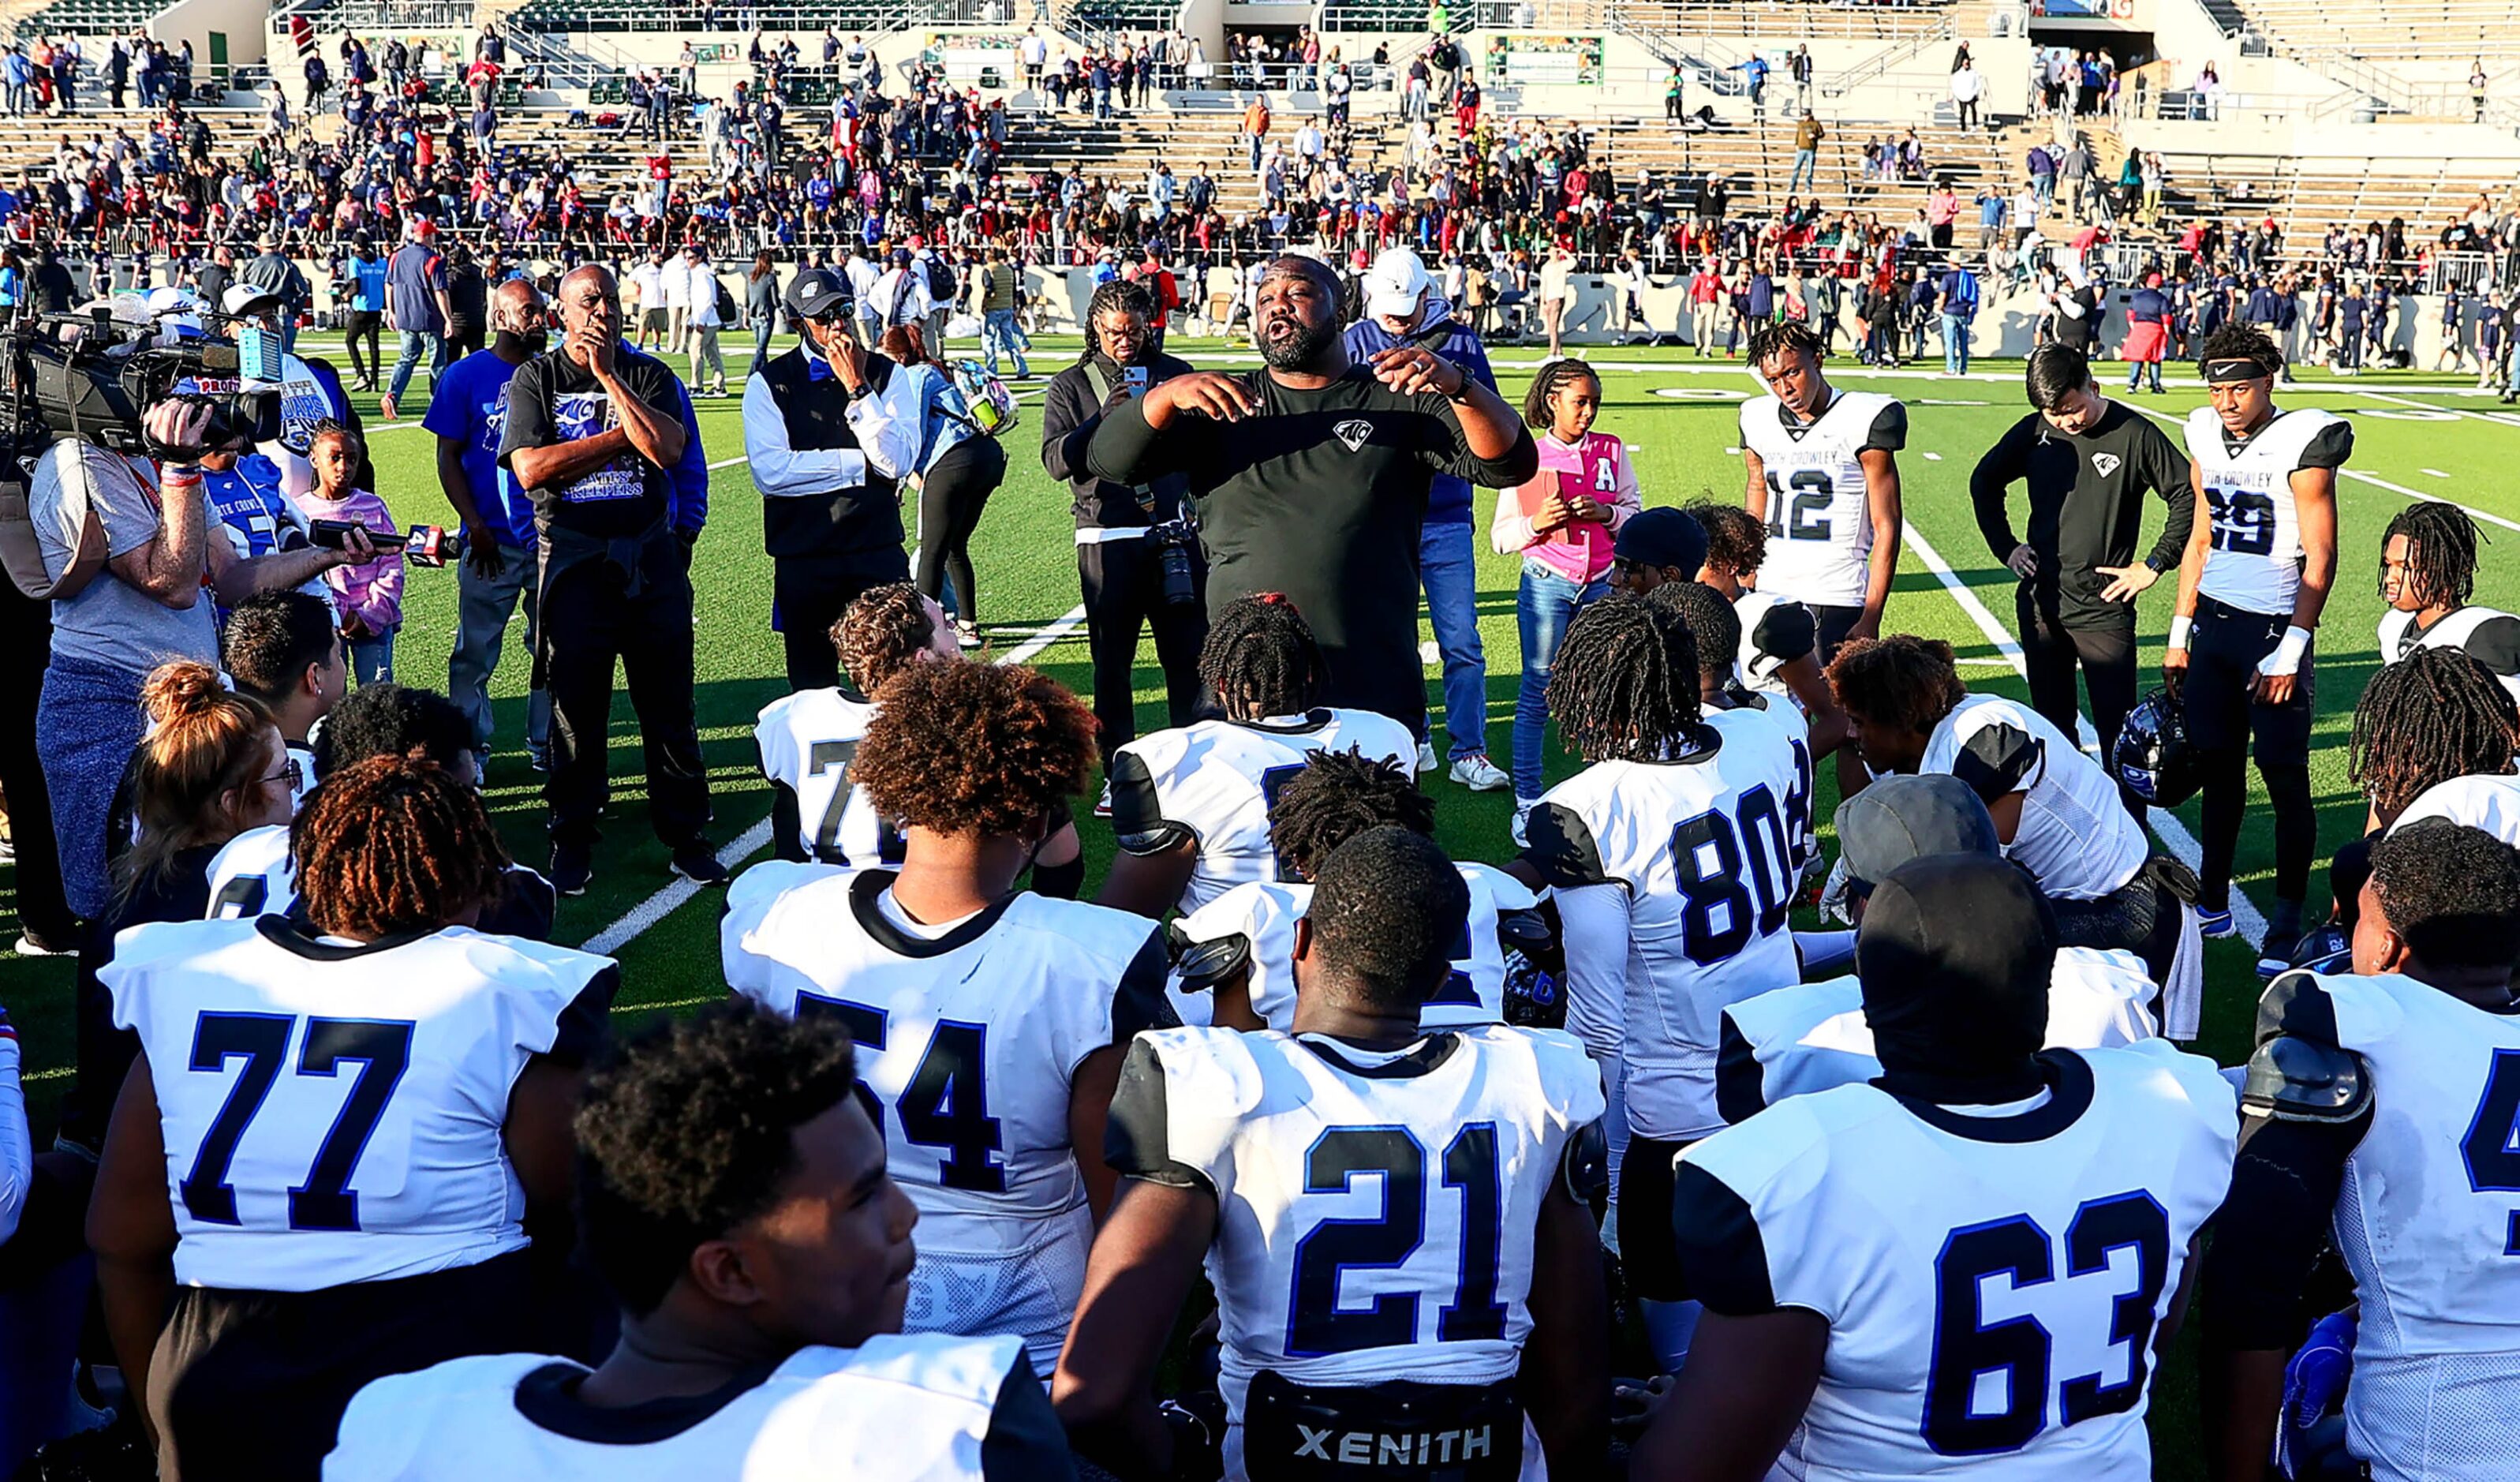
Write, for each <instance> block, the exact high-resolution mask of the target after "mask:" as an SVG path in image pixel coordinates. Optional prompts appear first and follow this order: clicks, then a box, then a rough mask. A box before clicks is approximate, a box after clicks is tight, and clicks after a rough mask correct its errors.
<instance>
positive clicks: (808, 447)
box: [743, 268, 910, 691]
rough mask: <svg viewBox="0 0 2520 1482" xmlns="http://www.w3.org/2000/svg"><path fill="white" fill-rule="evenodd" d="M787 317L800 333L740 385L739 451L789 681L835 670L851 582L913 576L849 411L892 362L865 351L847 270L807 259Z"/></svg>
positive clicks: (894, 515) (856, 588)
mask: <svg viewBox="0 0 2520 1482" xmlns="http://www.w3.org/2000/svg"><path fill="white" fill-rule="evenodd" d="M855 313H856V309H855V306H854V304H853V302H852V300H851V298H850V294H849V289H848V282H847V280H846V279H844V278H842V277H841V276H840V275H839V274H837V273H834V272H832V271H831V270H830V269H828V268H807V269H805V270H804V271H803V272H800V273H798V274H797V275H796V276H795V277H794V278H793V279H791V280H789V282H788V284H787V317H788V319H789V320H790V321H791V322H792V323H794V324H795V325H796V326H797V327H798V329H799V330H800V331H801V333H802V334H803V336H804V338H803V341H802V342H801V343H799V344H798V345H797V346H796V347H795V348H794V349H792V350H789V351H788V352H787V353H786V354H785V355H781V356H778V357H776V358H774V359H772V360H770V361H768V362H767V363H765V364H764V365H763V366H762V368H761V374H760V375H758V376H755V377H753V378H752V379H751V380H749V381H747V382H744V386H743V456H744V458H745V460H746V461H747V462H748V463H750V464H751V466H752V484H753V487H754V488H757V489H759V490H760V491H761V495H762V498H763V500H764V501H765V503H764V504H763V505H762V509H761V536H762V544H763V545H764V546H765V547H767V548H768V550H769V552H770V561H771V602H772V605H773V606H774V607H775V608H776V609H777V612H778V616H779V629H780V632H781V635H782V636H783V637H784V638H785V639H786V641H787V687H788V688H789V689H790V690H799V691H801V690H819V689H829V688H831V687H832V686H833V685H836V684H838V683H839V682H840V664H839V655H838V654H837V653H836V652H834V651H832V624H833V623H835V622H837V621H839V619H840V614H841V613H842V612H844V611H846V610H848V606H849V604H850V603H852V602H854V601H856V600H857V597H858V594H859V593H861V592H864V591H866V590H867V589H868V588H870V587H879V586H882V585H884V584H885V583H886V582H896V581H907V580H909V579H910V556H909V553H908V552H906V551H905V550H904V549H903V548H902V530H901V494H900V491H899V489H898V488H897V487H896V486H895V485H894V482H893V480H892V479H890V478H888V477H886V476H885V475H884V474H883V473H882V472H879V471H877V470H876V469H873V468H870V467H868V465H867V459H866V454H865V453H864V452H863V451H862V450H861V449H860V448H859V446H858V438H857V433H856V432H854V431H852V430H851V429H850V427H849V420H848V411H849V408H850V407H851V406H852V405H854V404H856V402H857V401H858V399H859V398H860V397H862V396H866V395H870V394H873V393H875V392H877V391H880V390H882V389H883V386H884V383H885V382H886V381H888V380H889V379H890V377H891V373H892V362H891V361H889V360H886V359H884V358H883V357H882V356H880V355H870V354H868V353H867V352H866V350H865V348H864V347H863V346H861V345H859V344H858V342H857V337H856V331H855V329H854V328H853V327H852V325H851V320H852V319H853V317H854V316H855Z"/></svg>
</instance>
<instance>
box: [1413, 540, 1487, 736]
mask: <svg viewBox="0 0 2520 1482" xmlns="http://www.w3.org/2000/svg"><path fill="white" fill-rule="evenodd" d="M1418 571H1419V573H1420V575H1421V577H1422V579H1423V580H1424V582H1425V584H1426V618H1427V621H1428V623H1429V624H1430V625H1431V626H1432V627H1433V628H1434V630H1435V647H1436V649H1437V650H1438V651H1441V652H1442V654H1443V655H1444V733H1445V735H1446V736H1448V737H1449V738H1451V740H1450V741H1448V742H1447V746H1448V748H1449V750H1450V752H1451V757H1452V760H1454V761H1460V760H1461V759H1462V758H1463V757H1465V756H1484V755H1486V754H1487V749H1488V659H1487V654H1486V653H1485V652H1484V651H1482V650H1481V649H1480V648H1479V562H1478V548H1477V547H1476V546H1475V545H1474V544H1473V543H1472V541H1471V538H1470V526H1469V524H1468V522H1467V521H1463V522H1462V523H1458V524H1454V523H1446V524H1429V525H1427V526H1426V527H1425V528H1424V529H1423V530H1421V531H1420V532H1419V533H1418Z"/></svg>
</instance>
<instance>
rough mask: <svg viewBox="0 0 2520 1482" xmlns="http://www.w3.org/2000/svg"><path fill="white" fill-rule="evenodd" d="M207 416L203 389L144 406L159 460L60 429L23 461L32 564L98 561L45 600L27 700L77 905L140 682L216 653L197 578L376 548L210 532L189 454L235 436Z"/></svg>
mask: <svg viewBox="0 0 2520 1482" xmlns="http://www.w3.org/2000/svg"><path fill="white" fill-rule="evenodd" d="M214 421H215V419H214V414H213V411H212V409H211V407H210V406H209V405H208V404H207V403H205V402H204V401H202V400H199V399H193V398H183V397H175V398H169V399H167V400H165V401H161V402H159V403H158V404H157V405H156V406H153V407H151V408H150V409H149V410H148V412H147V414H146V422H145V427H146V430H147V433H148V435H149V437H150V439H151V440H152V442H153V443H154V444H155V445H157V446H158V447H159V448H161V449H164V450H165V453H166V458H165V461H164V463H163V464H162V466H161V465H160V464H158V463H156V462H153V461H151V460H150V459H147V458H141V457H137V456H129V455H124V454H120V453H115V452H112V451H110V450H108V449H106V448H102V447H99V446H96V445H94V444H92V443H83V442H78V441H75V440H72V439H68V438H64V439H63V440H61V441H59V442H56V443H54V444H53V445H52V446H51V447H49V448H47V449H45V451H44V453H43V456H42V457H41V458H40V459H38V460H37V461H36V464H35V473H34V481H33V485H32V487H31V489H30V490H29V494H28V509H29V514H30V516H31V517H32V520H33V523H34V525H35V529H36V535H37V539H38V541H39V543H40V546H41V549H42V552H43V558H44V571H45V574H46V575H47V576H49V577H50V578H52V579H53V580H54V581H56V582H58V581H61V580H62V578H63V577H64V576H65V574H67V572H68V571H69V570H70V569H71V567H72V566H73V565H74V564H84V562H83V561H80V558H81V557H82V556H83V555H91V554H93V553H95V552H98V551H100V550H101V553H102V556H103V561H104V564H103V568H102V569H100V570H97V571H96V572H95V575H94V576H93V578H92V579H90V580H88V581H87V582H86V583H85V585H83V586H79V587H78V588H77V589H76V590H75V591H73V592H72V593H71V594H70V595H69V596H67V597H61V598H57V599H56V600H55V601H54V603H53V647H52V661H51V663H50V664H49V665H47V667H46V668H45V671H44V694H43V699H42V700H41V702H40V703H39V704H38V706H37V710H36V729H37V732H38V734H40V735H41V736H42V737H43V762H44V782H45V786H46V788H47V790H48V791H49V792H50V793H51V797H52V806H53V834H54V838H55V841H56V842H57V843H58V845H59V848H60V856H61V863H62V882H63V887H64V892H65V895H66V896H67V899H68V901H69V906H70V909H71V910H72V911H74V912H76V913H77V914H78V915H80V916H81V917H86V918H90V919H93V918H96V917H98V916H100V915H102V914H103V913H104V911H105V909H106V907H107V906H108V905H109V904H110V902H111V898H112V882H111V880H110V879H109V878H108V874H107V868H106V836H105V834H106V817H107V814H108V812H109V811H110V810H111V808H112V802H113V791H114V786H115V784H116V783H118V782H119V781H120V780H121V777H122V772H123V768H124V767H125V766H126V765H127V764H128V763H129V762H130V760H131V748H132V747H133V746H135V745H137V744H138V743H139V741H140V738H141V734H142V732H143V731H144V729H145V728H146V722H145V719H144V717H143V716H142V714H141V708H140V687H141V682H142V681H143V680H144V679H146V678H147V677H148V675H149V673H150V671H151V670H153V669H155V668H157V667H158V665H159V664H162V663H165V662H167V661H169V660H171V659H179V658H190V659H199V660H201V661H202V662H203V663H206V664H211V665H216V664H217V663H218V661H219V643H218V627H217V624H216V622H215V621H214V619H213V617H212V613H211V605H210V604H209V603H207V602H204V601H203V600H202V588H203V584H204V578H205V577H206V578H207V584H208V585H209V586H210V588H211V589H212V591H213V592H214V593H215V595H216V596H217V598H218V600H219V601H221V602H224V603H226V604H228V605H230V606H234V605H235V604H237V603H241V602H243V601H245V600H246V599H247V598H248V597H250V596H252V595H253V594H255V593H257V592H271V591H278V590H281V589H283V588H288V587H294V586H297V585H299V584H300V583H302V582H304V581H306V580H307V579H308V578H310V577H313V576H316V575H318V574H320V573H322V572H324V571H328V570H331V569H332V568H333V567H335V566H337V565H342V564H345V563H347V562H351V561H366V560H368V559H370V558H371V557H373V556H374V555H375V554H376V552H375V549H374V548H373V547H372V546H370V545H369V543H368V541H367V539H366V537H365V536H364V535H361V534H358V533H356V532H353V534H352V535H351V536H350V538H349V540H348V542H347V543H346V545H345V546H344V547H343V548H342V549H339V550H328V549H320V548H307V549H300V550H293V551H275V552H273V553H271V554H269V555H266V556H259V557H251V558H243V557H239V556H238V555H237V554H236V551H235V549H234V548H233V547H232V546H231V545H230V544H229V543H228V542H227V541H226V540H225V539H216V540H213V539H211V538H210V528H211V516H210V514H209V508H208V498H207V495H206V491H205V488H204V485H203V478H202V470H201V463H200V461H201V459H202V458H203V456H204V455H208V454H213V453H219V452H225V451H230V450H233V449H234V448H235V447H236V446H237V445H238V439H236V438H235V437H233V436H228V437H220V436H217V435H215V434H214ZM161 467H162V473H161V472H160V470H161Z"/></svg>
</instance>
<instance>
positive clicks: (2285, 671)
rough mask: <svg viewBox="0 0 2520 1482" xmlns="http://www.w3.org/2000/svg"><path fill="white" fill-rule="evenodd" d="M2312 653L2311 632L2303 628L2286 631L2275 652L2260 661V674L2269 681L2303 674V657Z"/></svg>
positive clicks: (2290, 628) (2292, 628) (2287, 629)
mask: <svg viewBox="0 0 2520 1482" xmlns="http://www.w3.org/2000/svg"><path fill="white" fill-rule="evenodd" d="M2309 651H2310V630H2309V629H2308V628H2302V627H2289V628H2286V629H2284V635H2283V639H2282V641H2281V642H2279V643H2277V644H2276V645H2275V651H2273V653H2270V654H2268V655H2267V656H2266V657H2264V658H2262V659H2260V660H2258V672H2259V673H2260V674H2263V675H2265V676H2266V677H2268V678H2269V679H2281V678H2285V677H2288V676H2290V675H2293V674H2298V673H2300V672H2301V656H2302V655H2303V654H2304V653H2307V652H2309Z"/></svg>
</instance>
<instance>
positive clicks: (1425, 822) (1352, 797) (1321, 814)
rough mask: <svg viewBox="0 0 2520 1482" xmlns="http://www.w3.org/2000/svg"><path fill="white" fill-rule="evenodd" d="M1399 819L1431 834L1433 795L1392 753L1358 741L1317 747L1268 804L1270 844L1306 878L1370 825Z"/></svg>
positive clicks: (1405, 825)
mask: <svg viewBox="0 0 2520 1482" xmlns="http://www.w3.org/2000/svg"><path fill="white" fill-rule="evenodd" d="M1386 824H1388V825H1396V826H1398V827H1400V828H1403V829H1406V830H1408V831H1410V832H1412V833H1423V834H1425V835H1427V836H1428V837H1430V838H1431V837H1433V836H1434V832H1435V800H1434V799H1433V798H1431V797H1428V796H1427V795H1426V794H1425V793H1423V792H1421V791H1419V790H1418V779H1416V778H1415V777H1412V776H1411V775H1410V774H1409V772H1408V769H1406V768H1404V767H1402V766H1401V765H1400V763H1398V762H1396V761H1393V760H1391V759H1389V758H1387V757H1386V758H1376V757H1370V756H1367V755H1366V754H1365V753H1364V752H1363V751H1362V750H1359V749H1358V748H1356V747H1353V746H1351V747H1349V748H1348V749H1347V750H1345V751H1316V752H1314V753H1313V754H1312V756H1311V757H1310V758H1309V759H1308V760H1307V761H1306V762H1305V763H1304V767H1303V770H1302V771H1300V772H1297V773H1296V774H1295V775H1294V776H1292V777H1290V778H1288V779H1286V785H1285V786H1283V787H1281V788H1279V789H1278V799H1277V801H1275V802H1273V803H1271V804H1270V805H1269V847H1270V848H1271V849H1273V850H1275V851H1277V855H1278V858H1279V859H1280V860H1282V861H1283V862H1284V863H1285V864H1286V866H1287V867H1288V868H1290V869H1292V870H1293V871H1294V872H1295V873H1296V874H1297V875H1300V876H1303V877H1304V878H1306V879H1310V878H1312V877H1313V876H1314V874H1315V873H1316V872H1317V871H1319V870H1320V868H1321V863H1322V861H1324V860H1326V859H1328V858H1329V857H1330V851H1331V850H1333V849H1335V848H1337V847H1338V846H1339V845H1341V844H1344V843H1346V842H1347V841H1348V840H1349V839H1352V838H1354V837H1356V836H1357V835H1358V834H1360V833H1363V832H1364V831H1367V830H1368V829H1376V828H1380V827H1382V826H1384V825H1386Z"/></svg>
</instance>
